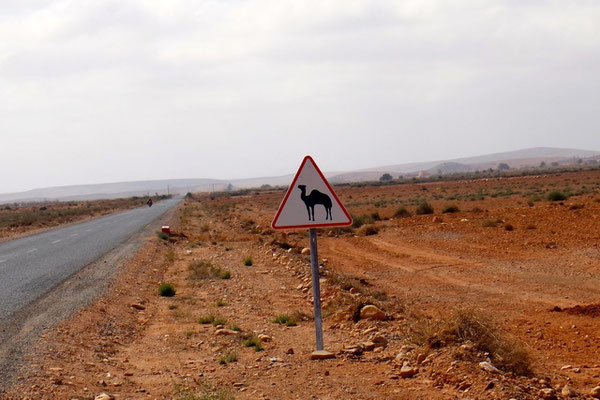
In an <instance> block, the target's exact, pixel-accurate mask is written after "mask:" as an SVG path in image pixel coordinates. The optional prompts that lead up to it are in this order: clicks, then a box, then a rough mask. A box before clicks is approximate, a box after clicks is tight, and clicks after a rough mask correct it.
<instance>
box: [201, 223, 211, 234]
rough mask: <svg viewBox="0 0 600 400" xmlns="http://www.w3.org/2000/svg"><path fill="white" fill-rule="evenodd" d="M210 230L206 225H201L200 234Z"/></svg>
mask: <svg viewBox="0 0 600 400" xmlns="http://www.w3.org/2000/svg"><path fill="white" fill-rule="evenodd" d="M209 229H210V226H209V225H208V224H202V225H201V226H200V232H208V231H209Z"/></svg>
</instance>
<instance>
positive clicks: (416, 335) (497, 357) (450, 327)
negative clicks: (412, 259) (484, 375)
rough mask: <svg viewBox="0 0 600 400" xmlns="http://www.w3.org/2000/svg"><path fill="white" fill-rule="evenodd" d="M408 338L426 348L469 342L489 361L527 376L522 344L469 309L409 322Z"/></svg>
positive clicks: (528, 363) (528, 361)
mask: <svg viewBox="0 0 600 400" xmlns="http://www.w3.org/2000/svg"><path fill="white" fill-rule="evenodd" d="M410 335H411V339H412V340H413V341H414V342H415V344H418V345H421V346H426V347H429V348H440V347H444V346H447V345H451V344H455V345H460V344H463V343H472V344H473V345H474V348H475V349H477V350H478V351H482V352H486V353H489V356H490V358H491V359H492V361H493V364H494V365H495V366H496V367H498V368H500V369H502V370H504V371H509V372H514V373H515V374H518V375H526V376H529V375H531V373H532V371H531V359H530V357H529V355H528V353H527V352H526V351H525V349H524V348H523V346H522V345H521V344H520V343H519V342H516V341H511V340H508V339H506V338H504V337H502V335H501V332H500V331H499V329H498V328H497V326H496V324H495V323H493V322H492V321H491V319H490V318H488V317H486V316H485V315H482V314H481V313H478V312H475V311H472V310H458V311H455V312H454V313H453V314H452V315H451V316H450V317H449V318H447V319H444V320H432V319H425V320H423V319H422V320H418V321H413V323H412V324H411V332H410Z"/></svg>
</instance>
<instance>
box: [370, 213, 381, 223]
mask: <svg viewBox="0 0 600 400" xmlns="http://www.w3.org/2000/svg"><path fill="white" fill-rule="evenodd" d="M371 218H373V221H381V216H380V215H379V213H378V212H377V211H375V212H374V213H371Z"/></svg>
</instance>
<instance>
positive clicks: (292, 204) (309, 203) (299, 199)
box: [271, 156, 352, 229]
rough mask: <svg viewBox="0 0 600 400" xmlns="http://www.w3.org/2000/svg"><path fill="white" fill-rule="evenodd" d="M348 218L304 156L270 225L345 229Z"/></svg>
mask: <svg viewBox="0 0 600 400" xmlns="http://www.w3.org/2000/svg"><path fill="white" fill-rule="evenodd" d="M351 223H352V218H351V217H350V214H348V211H346V209H345V208H344V206H343V205H342V203H341V202H340V199H338V197H337V196H336V194H335V193H334V192H333V189H332V188H331V186H330V185H329V183H328V182H327V180H326V179H325V177H324V176H323V174H322V173H321V171H320V170H319V167H317V164H315V162H314V160H313V159H312V158H311V157H310V156H306V157H304V160H303V161H302V164H301V165H300V168H299V169H298V172H297V173H296V176H295V177H294V180H293V181H292V184H291V185H290V188H289V189H288V191H287V193H286V194H285V197H284V198H283V201H282V202H281V205H280V206H279V210H277V214H276V215H275V219H273V223H272V224H271V226H272V227H273V228H275V229H296V228H318V227H326V226H345V225H350V224H351Z"/></svg>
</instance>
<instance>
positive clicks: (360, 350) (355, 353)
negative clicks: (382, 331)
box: [342, 345, 373, 356]
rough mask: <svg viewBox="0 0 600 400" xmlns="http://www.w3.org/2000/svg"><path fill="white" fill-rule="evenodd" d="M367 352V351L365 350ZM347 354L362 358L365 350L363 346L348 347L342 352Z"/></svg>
mask: <svg viewBox="0 0 600 400" xmlns="http://www.w3.org/2000/svg"><path fill="white" fill-rule="evenodd" d="M365 350H366V349H365ZM371 350H373V349H371ZM342 351H343V352H344V353H346V354H351V355H353V356H360V355H361V354H362V353H363V348H362V347H361V346H358V345H356V346H347V347H344V349H343V350H342Z"/></svg>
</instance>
